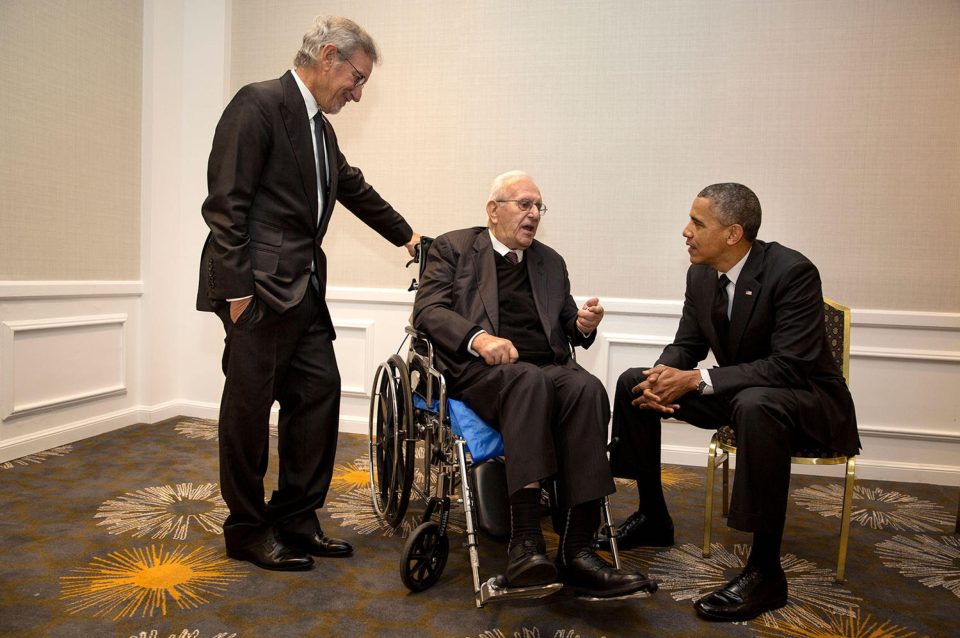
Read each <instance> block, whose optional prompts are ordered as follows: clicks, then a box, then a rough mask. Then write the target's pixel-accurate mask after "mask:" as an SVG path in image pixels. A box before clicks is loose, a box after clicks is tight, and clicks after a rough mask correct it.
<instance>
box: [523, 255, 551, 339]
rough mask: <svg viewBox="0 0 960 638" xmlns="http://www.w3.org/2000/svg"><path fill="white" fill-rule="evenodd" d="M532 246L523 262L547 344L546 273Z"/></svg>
mask: <svg viewBox="0 0 960 638" xmlns="http://www.w3.org/2000/svg"><path fill="white" fill-rule="evenodd" d="M535 246H536V244H532V245H531V246H530V248H528V249H526V250H525V251H524V253H523V261H524V263H525V264H526V266H527V276H528V277H529V278H530V289H531V290H532V291H533V302H534V303H535V304H536V305H537V314H538V315H539V316H540V324H541V325H542V326H543V332H544V334H546V335H547V342H548V343H552V342H551V341H550V332H551V330H550V328H551V324H552V322H551V321H550V320H549V319H547V316H546V309H547V308H546V305H545V304H546V300H547V273H546V270H545V269H544V267H543V256H542V255H541V254H540V253H539V251H537V250H536V248H535Z"/></svg>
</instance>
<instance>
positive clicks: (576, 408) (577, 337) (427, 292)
mask: <svg viewBox="0 0 960 638" xmlns="http://www.w3.org/2000/svg"><path fill="white" fill-rule="evenodd" d="M486 211H487V217H488V221H487V226H486V227H475V228H468V229H463V230H457V231H453V232H450V233H446V234H444V235H441V236H440V237H438V238H437V239H436V240H434V241H433V243H432V246H431V248H430V249H429V254H428V256H427V257H426V264H425V265H424V266H423V267H422V275H421V281H420V285H419V289H418V291H417V296H416V302H415V304H414V311H413V327H414V328H415V329H416V330H417V331H418V332H420V333H423V334H425V335H427V336H428V337H429V339H430V341H431V342H432V343H433V348H434V349H435V356H436V359H437V367H438V369H439V370H440V371H441V372H442V373H443V376H444V377H445V378H446V383H447V385H448V395H449V396H451V397H454V398H456V399H459V400H461V401H463V402H464V403H465V404H466V405H468V406H469V407H470V408H472V409H473V411H475V412H476V413H477V414H478V415H479V416H480V417H481V418H482V419H484V420H485V421H486V422H487V423H489V424H491V425H492V426H493V427H494V428H496V429H497V430H498V431H499V432H500V434H501V436H502V438H503V449H504V456H505V465H506V482H507V492H508V494H509V518H510V535H509V536H510V539H509V544H508V549H507V566H506V571H505V573H504V579H505V581H506V585H507V586H508V587H515V588H525V587H534V586H539V585H545V584H548V583H553V582H555V581H557V580H558V579H559V581H560V582H562V583H563V584H564V586H565V587H567V588H569V589H572V590H574V591H575V592H576V593H579V594H582V595H585V596H588V597H595V598H616V597H623V596H628V595H633V594H641V593H650V592H653V591H655V590H656V584H655V583H653V582H652V581H650V580H648V579H647V578H646V577H645V576H644V575H642V574H637V573H633V572H629V571H625V570H622V569H618V568H616V567H614V566H612V565H610V564H608V563H607V562H606V561H605V560H604V559H602V558H601V557H600V556H598V555H597V554H596V553H595V551H594V549H593V545H592V543H593V539H594V535H595V533H596V531H597V528H598V526H599V524H600V511H601V502H602V500H603V499H604V498H605V497H606V496H607V495H609V494H611V493H613V492H614V491H615V489H616V488H615V486H614V482H613V478H612V475H611V471H610V466H609V462H608V459H607V453H606V452H607V449H606V441H607V423H608V420H609V417H610V406H609V400H608V397H607V394H606V391H605V389H604V387H603V385H602V384H601V382H600V381H599V380H598V379H597V378H596V377H594V376H593V375H591V374H589V373H588V372H587V371H586V370H584V369H583V368H582V367H581V366H580V365H578V364H577V363H576V361H574V359H573V358H572V357H571V352H570V346H571V345H573V346H577V345H579V346H583V347H588V346H589V345H590V344H592V343H593V341H594V339H595V337H596V329H597V326H598V325H599V323H600V320H601V319H602V317H603V307H602V306H601V305H600V303H599V300H598V299H596V298H593V299H590V300H589V301H587V303H586V304H584V306H583V307H582V308H579V309H578V308H577V306H576V304H575V302H574V300H573V298H572V297H571V295H570V282H569V279H568V276H567V269H566V264H565V263H564V261H563V258H562V257H560V255H559V254H558V253H556V252H555V251H554V250H552V249H551V248H549V247H547V246H545V245H544V244H542V243H540V242H538V241H536V240H535V239H534V237H535V236H536V233H537V229H538V226H539V224H540V222H541V219H542V217H543V215H544V214H545V213H546V211H547V209H546V206H544V204H543V200H542V198H541V196H540V191H539V189H538V188H537V186H536V184H535V183H534V181H533V179H532V178H531V177H530V176H529V175H526V174H525V173H521V172H518V171H514V172H510V173H505V174H503V175H501V176H499V177H497V178H496V180H494V183H493V187H492V190H491V194H490V197H489V200H488V201H487V204H486ZM548 479H554V480H555V481H556V499H557V501H558V503H557V505H558V506H559V516H557V517H556V518H555V521H559V529H557V530H556V531H557V533H558V534H559V537H560V541H559V548H558V550H557V555H556V560H555V561H554V560H552V559H551V558H549V557H548V556H547V555H546V549H545V543H544V537H543V533H542V531H541V528H540V495H541V482H542V481H547V480H548Z"/></svg>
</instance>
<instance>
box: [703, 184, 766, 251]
mask: <svg viewBox="0 0 960 638" xmlns="http://www.w3.org/2000/svg"><path fill="white" fill-rule="evenodd" d="M697 197H705V198H707V199H709V200H711V202H712V203H711V204H710V211H711V212H712V213H713V214H714V215H716V216H717V218H718V219H719V220H720V221H721V222H722V223H723V224H724V225H726V226H729V225H731V224H740V225H741V226H742V227H743V237H744V239H746V240H747V241H753V240H754V239H756V238H757V231H759V230H760V200H759V199H758V198H757V195H756V193H754V192H753V191H752V190H750V189H749V188H747V187H746V186H744V185H743V184H736V183H733V182H728V183H725V184H711V185H710V186H707V187H706V188H704V189H703V190H702V191H700V192H699V193H698V194H697Z"/></svg>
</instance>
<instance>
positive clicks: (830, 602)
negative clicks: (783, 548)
mask: <svg viewBox="0 0 960 638" xmlns="http://www.w3.org/2000/svg"><path fill="white" fill-rule="evenodd" d="M749 554H750V546H749V545H746V544H736V545H734V546H733V551H730V550H728V549H727V548H726V547H724V546H723V545H722V544H720V543H714V544H713V545H711V546H710V558H703V556H702V554H701V548H700V547H699V546H697V545H694V544H692V543H686V544H684V545H681V546H678V547H674V548H672V549H670V550H669V551H666V552H661V553H659V554H657V555H656V556H655V557H654V559H653V562H652V564H651V566H650V576H651V577H652V578H654V579H655V580H656V581H657V582H659V583H660V587H661V589H663V590H665V591H668V592H670V595H671V596H672V597H673V598H674V600H678V601H680V600H697V599H699V598H701V597H703V596H706V595H707V594H709V593H710V592H712V591H714V590H717V589H719V588H721V587H723V586H724V585H725V584H726V583H727V582H728V581H729V580H730V579H731V578H733V577H734V576H735V575H736V574H738V573H739V572H740V571H742V570H743V568H744V567H745V566H746V559H747V556H748V555H749ZM780 563H781V565H782V566H783V571H784V572H785V573H786V575H787V584H788V586H789V590H790V599H789V602H788V603H787V605H786V606H785V607H782V608H780V609H777V610H774V611H768V612H766V613H765V614H763V615H761V616H760V617H759V618H757V620H758V621H759V622H761V623H762V624H764V625H766V626H768V627H782V626H791V625H799V624H801V623H808V624H814V625H818V626H821V627H824V626H825V621H824V620H823V619H822V618H821V617H820V615H819V614H820V612H821V611H823V610H826V611H828V612H830V613H833V614H850V613H856V611H857V610H858V609H859V605H858V602H857V601H859V600H861V599H860V598H859V597H857V596H854V595H853V594H852V593H850V591H849V590H847V589H845V588H843V587H842V586H840V585H838V584H837V583H835V582H834V580H833V571H832V569H829V568H818V567H817V566H816V565H814V564H813V563H811V562H809V561H807V560H804V559H801V558H797V557H796V556H794V555H793V554H784V555H783V556H782V557H781V559H780Z"/></svg>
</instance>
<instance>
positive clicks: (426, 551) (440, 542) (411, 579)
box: [400, 521, 450, 592]
mask: <svg viewBox="0 0 960 638" xmlns="http://www.w3.org/2000/svg"><path fill="white" fill-rule="evenodd" d="M449 553H450V539H449V538H448V537H447V535H446V534H441V533H440V525H439V524H438V523H435V522H434V521H428V522H426V523H423V524H421V525H420V526H419V527H417V529H415V530H413V532H411V534H410V538H408V539H407V542H406V544H404V546H403V554H401V556H400V579H401V580H402V581H403V584H404V585H406V586H407V589H409V590H410V591H413V592H418V591H423V590H425V589H428V588H430V587H432V586H433V585H434V583H436V582H437V580H439V579H440V574H442V573H443V568H444V567H446V566H447V555H448V554H449Z"/></svg>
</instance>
